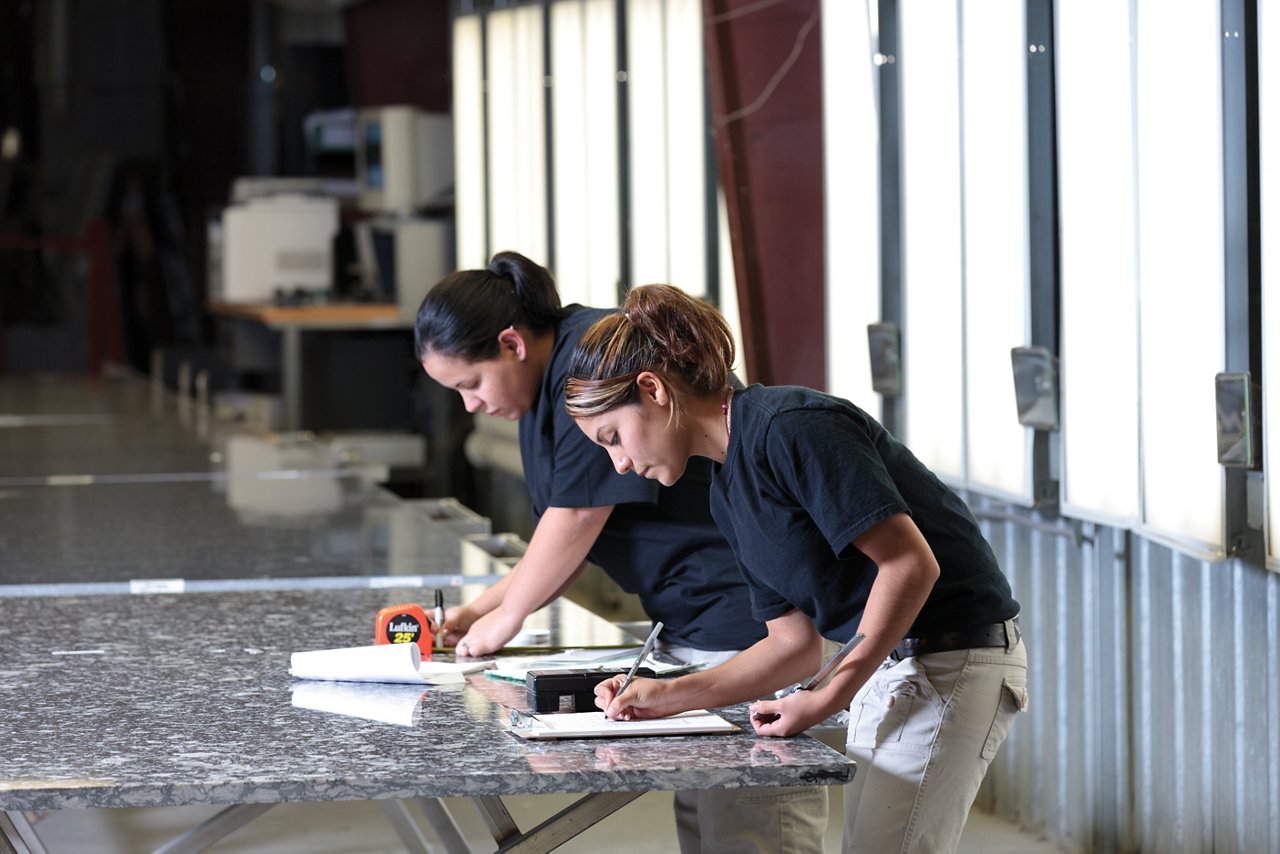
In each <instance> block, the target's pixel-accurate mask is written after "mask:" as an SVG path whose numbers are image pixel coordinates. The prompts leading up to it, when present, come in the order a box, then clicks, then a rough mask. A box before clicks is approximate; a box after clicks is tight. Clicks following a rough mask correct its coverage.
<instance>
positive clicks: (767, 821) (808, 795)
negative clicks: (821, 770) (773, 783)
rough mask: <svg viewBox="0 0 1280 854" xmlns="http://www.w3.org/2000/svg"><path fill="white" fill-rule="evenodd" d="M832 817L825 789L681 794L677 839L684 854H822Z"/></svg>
mask: <svg viewBox="0 0 1280 854" xmlns="http://www.w3.org/2000/svg"><path fill="white" fill-rule="evenodd" d="M662 652H664V653H666V654H667V655H670V656H672V657H673V658H675V659H677V660H678V661H681V662H684V663H686V664H692V663H695V662H697V663H700V664H702V665H703V666H705V667H714V666H716V665H717V664H721V663H723V662H725V661H728V660H729V659H730V658H732V657H733V656H735V655H737V653H736V652H707V651H704V650H695V649H689V648H687V647H662ZM827 812H828V809H827V789H826V787H825V786H778V787H767V788H747V789H703V790H697V791H683V792H676V793H675V813H676V838H677V839H679V841H680V850H681V852H683V854H698V852H701V854H753V852H760V854H822V835H823V834H824V833H825V832H826V829H827Z"/></svg>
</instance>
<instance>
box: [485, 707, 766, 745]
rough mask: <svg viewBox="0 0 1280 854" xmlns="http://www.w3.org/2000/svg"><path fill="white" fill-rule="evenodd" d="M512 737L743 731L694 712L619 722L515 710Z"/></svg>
mask: <svg viewBox="0 0 1280 854" xmlns="http://www.w3.org/2000/svg"><path fill="white" fill-rule="evenodd" d="M508 730H509V732H510V733H511V734H512V735H518V736H520V738H526V739H529V740H530V741H543V740H554V739H563V738H637V737H638V738H650V737H654V736H664V735H729V734H731V733H735V732H741V731H742V727H740V726H738V725H737V724H735V723H730V722H729V721H727V720H725V719H724V718H722V717H720V716H719V715H717V714H715V713H714V712H708V711H707V710H706V709H693V710H691V711H687V712H681V713H680V714H678V715H672V716H671V717H668V718H653V719H651V720H638V721H615V720H610V719H609V718H607V717H605V715H604V713H603V712H599V711H595V712H552V713H549V714H545V715H539V714H532V713H530V712H521V711H518V710H516V709H512V710H511V725H510V727H509V728H508Z"/></svg>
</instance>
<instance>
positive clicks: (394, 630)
mask: <svg viewBox="0 0 1280 854" xmlns="http://www.w3.org/2000/svg"><path fill="white" fill-rule="evenodd" d="M373 642H374V643H375V644H381V643H416V644H417V645H418V649H419V650H421V651H422V658H423V660H426V659H428V658H430V657H431V624H430V623H429V622H427V612H426V611H424V610H423V608H422V606H421V605H414V604H406V605H388V606H387V607H385V608H383V609H382V610H381V611H379V612H378V616H377V619H376V620H374V624H373Z"/></svg>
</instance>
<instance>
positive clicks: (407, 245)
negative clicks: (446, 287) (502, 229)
mask: <svg viewBox="0 0 1280 854" xmlns="http://www.w3.org/2000/svg"><path fill="white" fill-rule="evenodd" d="M357 235H358V237H357V245H360V244H361V243H363V242H364V241H365V240H367V241H368V243H367V245H366V246H364V247H363V248H361V249H360V252H361V253H362V254H367V257H369V258H371V260H372V268H373V273H374V280H375V281H376V282H377V287H376V292H377V294H378V296H379V298H380V299H381V300H382V301H384V302H393V303H396V304H397V305H399V306H400V317H401V318H402V319H404V320H406V321H412V320H413V318H414V317H416V316H417V314H418V306H419V305H421V304H422V298H423V297H425V296H426V295H427V291H429V290H431V286H432V285H434V284H435V283H436V282H438V281H440V279H442V278H444V277H445V276H447V275H448V274H449V273H450V272H452V271H453V266H454V265H453V220H452V219H422V218H417V217H387V218H384V219H375V220H372V221H371V222H369V223H367V228H364V229H359V230H358V231H357Z"/></svg>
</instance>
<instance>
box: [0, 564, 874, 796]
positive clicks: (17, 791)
mask: <svg viewBox="0 0 1280 854" xmlns="http://www.w3.org/2000/svg"><path fill="white" fill-rule="evenodd" d="M422 593H423V591H421V590H415V589H404V588H391V589H386V590H377V591H375V590H353V591H322V590H308V591H284V592H279V591H278V592H269V593H245V592H238V593H214V594H186V595H182V596H173V595H138V596H116V597H38V598H8V599H0V649H3V650H4V651H5V656H4V660H3V661H0V745H3V748H2V749H0V809H4V810H26V809H65V808H81V807H121V806H165V805H178V804H238V803H281V802H289V801H314V800H334V799H381V798H411V797H419V796H439V797H452V796H476V795H510V794H535V793H551V792H555V793H563V792H627V791H631V792H634V791H646V790H652V789H690V788H694V789H697V788H720V787H729V788H733V787H745V786H765V785H798V784H814V783H817V784H840V783H844V782H846V781H847V780H849V779H850V777H851V776H852V771H853V765H852V763H851V762H850V761H849V760H848V759H846V758H845V757H844V756H843V755H841V754H839V753H837V752H835V751H833V750H831V749H830V748H828V747H826V746H825V745H823V744H821V743H820V742H818V741H815V740H813V739H810V738H808V737H805V736H802V737H798V738H791V739H762V738H757V737H756V736H755V735H754V734H752V733H751V732H750V727H749V726H746V727H745V729H746V731H745V732H744V733H741V734H736V735H729V736H687V737H677V738H644V739H620V740H583V741H566V742H561V743H536V744H531V743H528V742H525V741H523V740H521V739H518V738H516V737H514V736H512V735H510V734H509V733H507V732H505V731H504V721H505V720H506V719H507V711H506V709H505V708H503V706H502V704H503V703H508V704H511V705H523V702H522V693H523V692H522V690H521V689H520V688H519V686H508V685H503V684H500V683H496V682H493V681H492V680H486V679H485V678H484V677H482V676H473V677H471V679H470V681H469V682H468V683H467V684H464V685H455V686H445V687H424V688H418V687H413V686H410V687H407V688H404V689H399V688H394V687H391V686H370V690H369V694H370V696H371V697H375V698H376V699H375V700H374V702H373V705H374V707H375V708H382V709H383V710H384V711H389V710H393V708H392V707H399V708H400V709H403V708H405V707H406V704H407V707H408V709H409V710H410V714H409V716H408V717H407V718H406V719H404V720H403V722H402V723H388V722H384V721H379V720H373V719H371V718H369V717H360V716H354V715H351V714H338V713H334V712H327V711H318V710H315V709H311V708H300V707H298V706H295V705H294V701H293V696H294V690H293V689H295V688H297V687H298V686H300V685H314V684H334V683H300V682H297V683H295V681H294V680H293V679H292V678H291V677H290V676H289V675H288V658H289V655H290V653H292V652H295V651H300V650H306V649H317V648H328V647H340V646H350V645H359V644H363V643H368V642H370V638H371V634H372V628H373V619H374V614H375V613H376V611H377V609H378V608H379V607H382V606H384V605H387V604H394V603H398V602H403V601H415V600H416V601H421V600H422V599H423V598H424V597H423V595H422ZM465 595H468V593H467V592H465V591H458V590H453V589H450V590H448V591H447V597H448V601H450V602H454V601H459V600H458V599H457V598H455V597H459V596H465ZM535 617H537V618H539V619H542V620H544V621H545V626H546V627H547V628H548V629H549V631H550V637H551V641H550V642H551V643H552V644H567V645H605V644H610V643H623V642H630V641H631V639H630V638H629V637H628V636H626V635H625V634H623V633H622V632H621V631H620V630H619V629H617V628H616V627H615V626H613V625H612V624H609V623H606V622H605V621H603V620H600V619H599V618H597V617H595V616H593V615H591V614H590V613H588V612H586V611H585V610H583V609H581V608H579V607H577V606H575V605H573V604H572V603H569V602H566V601H563V600H561V601H560V602H557V603H555V604H554V605H552V606H550V607H549V608H548V609H546V610H545V611H544V612H540V614H539V615H535ZM531 619H534V618H531ZM725 715H726V717H728V718H730V719H731V720H735V721H736V722H737V723H739V724H742V725H745V724H746V710H745V707H734V708H732V709H729V710H726V712H725Z"/></svg>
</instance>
